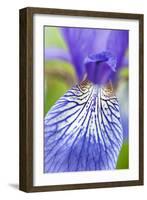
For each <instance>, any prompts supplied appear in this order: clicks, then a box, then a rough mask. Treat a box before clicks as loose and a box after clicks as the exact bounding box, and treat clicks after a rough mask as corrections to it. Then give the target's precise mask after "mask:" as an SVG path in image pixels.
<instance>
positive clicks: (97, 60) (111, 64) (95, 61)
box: [84, 52, 116, 85]
mask: <svg viewBox="0 0 147 200" xmlns="http://www.w3.org/2000/svg"><path fill="white" fill-rule="evenodd" d="M84 64H85V67H86V72H87V77H88V79H89V80H90V81H92V82H93V83H95V84H99V85H103V84H106V83H107V82H108V81H109V80H110V79H112V75H113V73H115V68H116V59H115V57H114V56H113V55H112V54H111V53H109V52H101V53H99V54H92V55H90V56H88V57H87V58H86V59H85V61H84Z"/></svg>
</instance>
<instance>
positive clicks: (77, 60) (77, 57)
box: [61, 28, 97, 80]
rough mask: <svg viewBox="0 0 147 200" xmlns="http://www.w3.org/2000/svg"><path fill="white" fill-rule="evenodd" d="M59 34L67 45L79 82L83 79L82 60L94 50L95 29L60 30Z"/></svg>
mask: <svg viewBox="0 0 147 200" xmlns="http://www.w3.org/2000/svg"><path fill="white" fill-rule="evenodd" d="M61 32H62V34H63V37H64V39H65V41H66V43H67V46H68V49H69V52H70V54H71V57H72V63H73V65H74V67H75V69H76V72H77V76H78V78H79V80H82V79H83V76H84V73H85V68H84V63H83V62H84V59H85V57H87V56H88V55H89V54H90V53H91V52H93V50H94V46H95V38H96V37H97V30H96V29H85V28H62V29H61Z"/></svg>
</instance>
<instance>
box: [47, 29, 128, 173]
mask: <svg viewBox="0 0 147 200" xmlns="http://www.w3.org/2000/svg"><path fill="white" fill-rule="evenodd" d="M44 37H45V38H44V59H45V62H44V63H45V66H44V67H45V88H44V91H45V92H44V94H45V97H44V99H45V102H44V104H45V107H44V108H45V117H44V172H45V173H52V172H71V171H75V172H77V171H95V170H115V169H125V168H128V166H129V162H128V149H129V148H128V147H129V139H128V138H129V133H128V116H129V112H128V97H129V95H128V79H129V73H128V72H129V70H128V68H129V56H128V53H129V46H128V44H129V34H128V30H110V29H90V28H89V29H87V28H72V27H71V28H70V27H49V26H45V27H44Z"/></svg>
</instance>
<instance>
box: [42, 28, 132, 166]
mask: <svg viewBox="0 0 147 200" xmlns="http://www.w3.org/2000/svg"><path fill="white" fill-rule="evenodd" d="M44 47H45V48H48V47H59V48H63V49H67V46H66V44H65V42H64V40H63V38H62V36H61V34H60V32H59V30H58V28H57V27H48V26H45V27H44ZM44 76H45V79H44V81H45V83H44V85H45V87H44V115H46V113H47V112H48V111H49V109H50V108H51V107H52V106H53V105H54V103H55V102H56V101H57V100H58V99H59V98H60V97H61V96H63V95H64V94H65V92H66V91H67V90H68V89H70V88H71V86H72V85H74V84H75V83H76V81H77V80H76V74H75V71H74V68H73V66H71V65H70V64H68V63H67V62H64V61H61V60H60V61H59V60H52V61H46V60H45V61H44ZM116 93H117V97H118V99H119V101H120V104H121V105H120V106H122V107H123V109H126V113H127V114H128V68H123V69H122V70H121V71H120V81H119V82H118V85H117V90H116ZM124 94H125V95H124ZM125 134H126V135H128V133H125ZM128 155H129V144H128V137H125V139H124V143H123V146H122V149H121V151H120V155H119V158H118V162H117V169H127V168H129V156H128Z"/></svg>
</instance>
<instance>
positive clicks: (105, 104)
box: [44, 80, 123, 173]
mask: <svg viewBox="0 0 147 200" xmlns="http://www.w3.org/2000/svg"><path fill="white" fill-rule="evenodd" d="M122 142H123V131H122V125H121V120H120V113H119V105H118V101H117V98H116V97H115V96H114V94H113V93H112V92H111V91H110V90H107V88H99V87H98V86H97V85H93V84H91V83H90V82H89V81H87V80H85V81H84V82H82V83H81V84H80V85H76V86H73V87H72V89H70V90H69V91H68V92H67V93H65V95H64V96H63V97H61V98H60V99H59V100H58V101H57V102H56V103H55V105H54V106H53V107H52V108H51V110H50V111H49V112H48V113H47V115H46V117H45V121H44V172H45V173H52V172H71V171H94V170H112V169H115V168H116V163H117V159H118V155H119V152H120V149H121V146H122Z"/></svg>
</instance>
